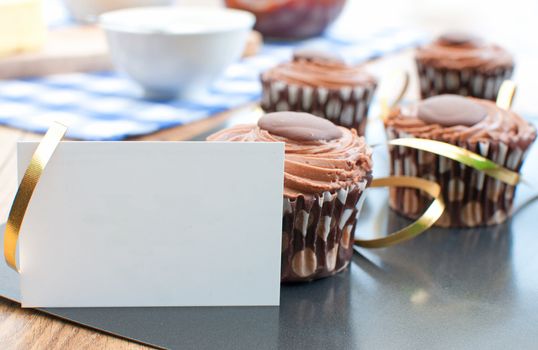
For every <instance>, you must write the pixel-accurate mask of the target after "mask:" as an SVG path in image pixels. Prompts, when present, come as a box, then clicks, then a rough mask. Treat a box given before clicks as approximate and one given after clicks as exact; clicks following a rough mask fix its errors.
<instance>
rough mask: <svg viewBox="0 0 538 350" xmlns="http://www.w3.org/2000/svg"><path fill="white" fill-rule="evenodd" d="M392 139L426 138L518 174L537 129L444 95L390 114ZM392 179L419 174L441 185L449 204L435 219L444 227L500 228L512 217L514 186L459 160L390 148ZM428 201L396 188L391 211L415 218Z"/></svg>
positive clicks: (481, 104)
mask: <svg viewBox="0 0 538 350" xmlns="http://www.w3.org/2000/svg"><path fill="white" fill-rule="evenodd" d="M385 127H386V132H387V138H388V140H389V141H390V140H394V139H398V138H422V139H431V140H437V141H443V142H446V143H449V144H452V145H455V146H458V147H461V148H463V149H466V150H469V151H471V152H474V153H477V154H479V155H482V156H483V157H485V158H487V159H489V160H491V161H493V162H494V163H496V164H498V165H500V166H502V167H504V168H507V169H509V170H512V171H514V172H519V170H520V168H521V166H522V165H523V162H524V160H525V156H526V154H527V151H528V149H529V148H530V146H531V145H532V143H533V142H534V140H535V139H536V129H535V128H534V127H533V126H532V125H531V124H529V123H528V122H526V121H525V120H523V119H522V118H521V117H520V116H518V115H517V114H515V113H513V112H511V111H506V110H504V109H501V108H499V107H497V106H496V105H495V103H493V102H491V101H486V100H479V99H474V98H465V97H460V96H456V95H440V96H436V97H431V98H428V99H426V100H424V101H421V102H418V103H416V104H413V105H410V106H405V107H399V108H396V109H394V110H392V111H391V113H390V114H389V116H388V117H387V119H386V120H385ZM389 150H390V167H391V174H392V175H406V176H418V177H420V178H424V179H427V180H431V181H435V182H437V183H439V185H440V186H441V188H442V195H443V199H444V202H445V205H446V209H445V212H444V213H443V215H442V216H441V218H440V219H439V220H438V221H437V223H436V225H437V226H443V227H478V226H488V225H497V224H500V223H502V222H504V221H505V220H506V219H507V218H509V217H510V216H511V214H512V209H513V201H514V195H515V191H516V186H512V185H509V184H507V183H505V182H502V181H500V180H498V179H496V178H493V177H490V176H488V175H486V173H484V172H482V171H479V170H476V169H474V168H472V167H469V166H466V165H464V164H462V163H460V162H457V161H454V160H451V159H449V158H446V157H443V156H439V155H436V154H434V153H431V152H427V151H423V150H417V149H414V148H411V147H405V146H389ZM429 202H430V200H429V199H428V197H427V196H426V195H424V194H422V193H421V192H420V191H418V190H414V189H408V188H394V189H391V191H390V205H391V207H392V208H393V209H394V210H395V211H397V212H398V213H401V214H403V215H405V216H407V217H410V218H417V217H418V216H420V215H421V214H422V212H423V211H424V210H425V209H426V205H427V204H428V203H429Z"/></svg>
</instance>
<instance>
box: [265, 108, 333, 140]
mask: <svg viewBox="0 0 538 350" xmlns="http://www.w3.org/2000/svg"><path fill="white" fill-rule="evenodd" d="M258 126H259V127H260V129H263V130H266V131H268V132H269V133H271V134H273V135H276V136H281V137H286V138H288V139H291V140H295V141H330V140H334V139H338V138H340V137H342V131H341V130H340V129H339V128H338V127H337V126H336V125H334V124H333V123H331V122H330V121H328V120H327V119H323V118H319V117H316V116H314V115H312V114H309V113H302V112H274V113H268V114H266V115H264V116H263V117H261V118H260V120H258Z"/></svg>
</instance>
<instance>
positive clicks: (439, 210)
mask: <svg viewBox="0 0 538 350" xmlns="http://www.w3.org/2000/svg"><path fill="white" fill-rule="evenodd" d="M371 187H410V188H416V189H419V190H422V191H424V192H426V193H427V194H429V195H430V196H431V197H432V198H433V201H432V203H431V204H430V206H429V207H428V209H426V211H425V212H424V214H422V216H420V217H419V218H418V219H417V220H416V221H415V222H413V223H412V224H410V225H408V226H406V227H404V228H403V229H401V230H398V231H396V232H394V233H392V234H389V235H388V236H386V237H382V238H375V239H369V240H366V239H355V245H357V246H360V247H364V248H382V247H388V246H391V245H394V244H398V243H401V242H403V241H407V240H408V239H411V238H413V237H416V236H418V235H419V234H421V233H423V232H424V231H426V230H427V229H429V228H430V227H432V226H433V224H434V223H435V222H436V221H437V220H438V219H439V218H440V217H441V215H442V214H443V211H444V210H445V204H444V202H443V198H442V196H441V186H439V184H437V183H435V182H433V181H428V180H424V179H421V178H418V177H413V176H389V177H382V178H379V179H374V180H373V181H372V185H371Z"/></svg>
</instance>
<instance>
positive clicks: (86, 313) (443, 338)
mask: <svg viewBox="0 0 538 350" xmlns="http://www.w3.org/2000/svg"><path fill="white" fill-rule="evenodd" d="M380 128H381V126H380V124H379V123H378V122H372V123H370V125H369V136H370V135H371V136H370V138H369V141H370V143H377V142H382V141H383V140H382V139H380V137H381V136H380V135H382V134H383V133H382V129H380ZM375 161H376V169H375V174H376V176H382V175H385V174H386V164H387V155H386V150H385V149H383V147H379V148H376V151H375ZM523 174H524V177H525V178H526V179H527V180H529V181H530V182H533V183H536V179H537V178H538V176H537V175H538V147H537V146H536V145H535V146H534V147H533V149H532V150H531V151H530V153H529V155H528V157H527V161H526V163H525V165H524V168H523ZM536 193H538V191H537V190H536V189H532V188H529V187H523V186H520V187H519V188H518V194H517V196H516V202H517V203H518V205H520V204H521V203H522V202H523V201H524V200H525V199H527V198H529V197H530V196H532V195H533V194H536ZM386 202H387V193H386V190H384V189H375V190H370V193H369V194H368V197H367V200H366V202H365V206H364V208H363V213H362V216H361V220H360V222H361V225H359V227H358V228H357V231H356V234H357V235H360V236H361V237H367V236H368V234H367V233H371V234H383V233H386V232H390V231H393V230H394V229H396V228H399V227H403V226H404V225H406V224H407V223H408V221H407V220H406V219H404V218H402V217H400V216H398V215H396V214H394V213H393V212H392V211H390V210H389V209H388V207H387V205H386ZM537 216H538V201H535V202H533V203H531V204H530V205H527V206H526V207H524V208H523V209H522V210H520V211H519V212H517V213H516V215H515V216H514V217H513V218H512V219H511V220H509V221H508V222H506V223H504V224H502V225H498V226H494V227H487V228H480V229H469V230H448V229H431V230H429V231H428V232H427V233H425V234H423V235H421V236H419V237H417V238H415V239H413V240H411V241H408V242H405V243H403V244H400V245H397V246H395V247H390V248H384V249H377V250H365V249H358V250H357V254H355V256H354V258H353V262H352V264H351V266H350V268H349V269H348V270H347V271H345V272H343V273H341V274H339V275H337V276H334V277H331V278H327V279H324V280H319V281H315V282H312V283H306V284H295V285H285V286H282V288H281V306H280V307H279V308H275V307H226V308H224V307H223V308H221V307H215V308H60V309H59V308H55V309H42V310H41V311H44V312H46V313H49V314H51V315H54V316H58V317H60V318H63V319H67V320H70V321H73V322H76V323H79V324H82V325H84V326H87V327H91V328H95V329H98V330H101V331H104V332H107V333H111V334H114V335H117V336H120V337H124V338H128V339H131V340H135V341H137V342H141V343H145V344H150V345H153V346H157V347H163V348H173V349H258V350H261V349H331V348H332V349H357V348H365V349H379V348H381V349H387V348H388V349H391V348H397V349H417V348H436V349H454V348H459V349H462V348H467V349H476V348H499V349H501V348H507V347H514V346H515V347H516V348H518V349H535V348H536V338H537V336H538V254H537V252H538V232H537V229H536V218H537ZM0 230H1V231H2V232H3V228H0ZM0 295H1V296H4V297H5V298H7V299H11V300H14V301H17V300H19V286H18V276H17V274H16V273H15V272H13V271H11V270H10V269H9V268H8V267H7V266H6V265H5V264H0Z"/></svg>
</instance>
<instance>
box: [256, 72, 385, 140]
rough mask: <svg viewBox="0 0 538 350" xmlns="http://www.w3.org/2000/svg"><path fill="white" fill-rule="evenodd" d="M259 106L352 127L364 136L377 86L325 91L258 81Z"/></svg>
mask: <svg viewBox="0 0 538 350" xmlns="http://www.w3.org/2000/svg"><path fill="white" fill-rule="evenodd" d="M261 80H262V86H263V94H262V102H261V106H262V108H263V109H264V110H265V111H266V112H279V111H296V112H307V113H311V114H314V115H317V116H318V117H322V118H325V119H328V120H330V121H332V122H333V123H334V124H336V125H340V126H344V127H347V128H354V129H356V130H357V132H358V134H359V135H361V136H362V135H364V128H365V127H366V116H367V114H368V108H369V107H370V102H371V101H372V97H373V95H374V92H375V88H376V85H375V84H371V85H367V86H357V87H354V88H351V87H343V88H341V89H327V88H323V87H318V88H313V87H309V86H299V85H292V84H286V83H285V82H283V81H278V80H269V79H264V78H263V76H262V78H261Z"/></svg>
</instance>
